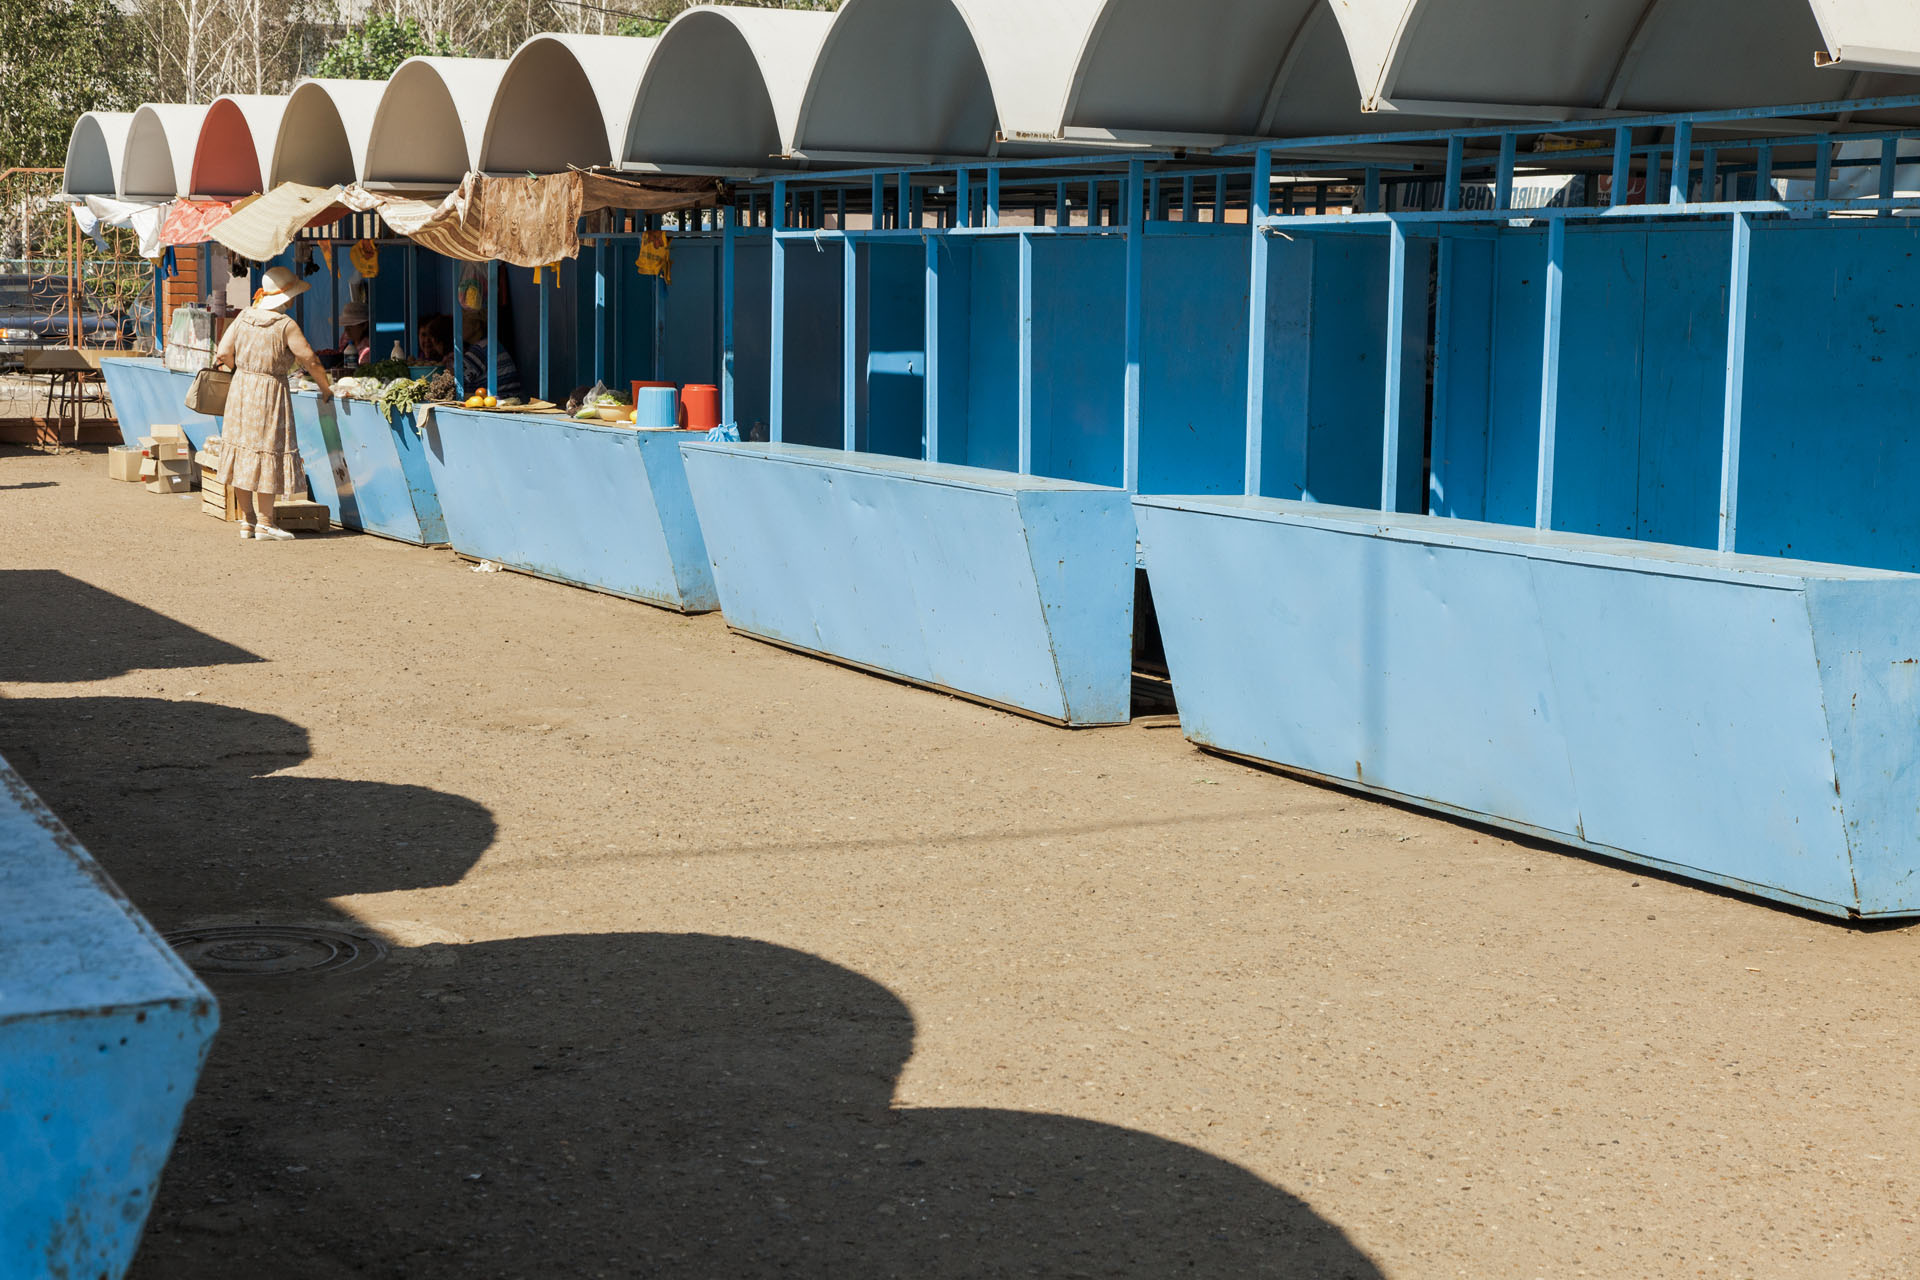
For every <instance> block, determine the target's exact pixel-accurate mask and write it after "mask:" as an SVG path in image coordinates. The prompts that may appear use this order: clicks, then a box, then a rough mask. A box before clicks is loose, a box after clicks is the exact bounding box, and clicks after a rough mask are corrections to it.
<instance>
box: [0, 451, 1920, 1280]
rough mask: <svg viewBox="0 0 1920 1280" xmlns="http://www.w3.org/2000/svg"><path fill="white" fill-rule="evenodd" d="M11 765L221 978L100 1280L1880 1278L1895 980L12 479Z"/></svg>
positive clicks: (1905, 1005) (497, 602) (1372, 828)
mask: <svg viewBox="0 0 1920 1280" xmlns="http://www.w3.org/2000/svg"><path fill="white" fill-rule="evenodd" d="M0 754H3V755H5V756H6V757H7V758H8V759H9V760H11V761H12V762H13V763H14V764H15V766H16V767H17V768H18V769H19V770H20V772H21V773H22V774H24V775H25V776H26V778H27V780H28V781H29V782H30V783H31V784H32V785H34V786H35V787H36V788H37V789H39V790H40V792H41V793H42V794H43V795H44V796H45V797H46V799H47V800H48V801H49V802H50V803H51V804H52V805H53V807H54V808H55V810H56V811H58V812H59V813H60V814H61V815H62V816H63V817H64V818H65V819H66V821H67V822H68V823H69V824H70V825H71V826H72V827H73V829H74V830H75V832H77V833H78V835H79V836H80V838H81V839H82V840H83V841H84V842H85V843H86V844H87V845H88V847H89V848H91V849H92V851H93V852H94V853H95V855H96V856H97V857H98V858H99V859H100V860H101V862H103V863H104V864H105V865H106V867H107V869H108V870H109V871H110V872H111V873H112V874H113V875H114V876H115V877H116V878H117V879H118V880H119V881H120V883H121V884H122V885H123V886H124V887H125V888H126V889H127V891H128V892H129V893H130V894H131V895H132V896H133V898H134V900H135V901H136V902H137V903H139V904H140V905H141V907H142V908H143V909H144V910H145V911H146V912H147V913H148V915H149V916H150V917H151V918H152V919H153V920H154V922H155V923H156V924H157V925H158V926H159V927H160V928H161V929H162V931H176V930H181V929H184V928H188V927H194V926H201V925H205V924H207V923H209V922H211V923H223V922H225V923H232V922H248V921H263V922H270V923H311V922H328V921H332V922H344V923H347V924H354V923H356V922H357V923H359V924H362V925H371V926H373V927H375V928H377V929H378V930H380V931H381V932H382V933H383V934H384V935H385V936H386V937H387V938H389V939H390V940H391V941H392V942H393V951H392V954H391V955H390V956H389V957H388V958H386V959H385V960H384V961H382V962H380V963H377V964H374V965H371V966H369V967H366V968H363V969H359V970H357V971H350V972H338V973H328V972H322V973H316V974H306V975H295V976H283V977H277V978H259V977H247V978H231V977H229V978H215V979H213V980H212V985H213V986H214V988H215V990H216V992H217V993H218V995H219V997H220V1000H221V1005H222V1010H223V1018H224V1025H223V1027H222V1030H221V1033H220V1037H219V1039H218V1041H217V1042H216V1045H215V1048H214V1051H213V1055H212V1059H211V1061H210V1063H209V1066H208V1069H207V1072H206V1075H205V1077H204V1079H203V1082H202V1087H201V1090H200V1093H199V1095H198V1097H197V1098H196V1099H195V1101H194V1103H193V1105H192V1108H191V1109H190V1110H189V1112H188V1115H187V1120H186V1125H185V1129H184V1131H183V1132H182V1134H181V1137H180V1141H179V1145H178V1148H177V1150H176V1153H175V1156H174V1160H173V1163H172V1165H171V1166H170V1168H169V1172H168V1175H167V1180H166V1184H165V1186H164V1188H163V1191H162V1195H161V1198H160V1201H159V1204H158V1207H157V1209H156V1211H155V1213H154V1216H153V1220H152V1223H151V1225H150V1228H149V1231H148V1235H147V1239H146V1242H145V1245H144V1246H143V1250H142V1253H141V1255H140V1258H139V1260H138V1262H137V1263H136V1265H135V1268H134V1275H135V1277H137V1278H138V1280H176V1278H178V1280H185V1278H187V1277H196V1278H199V1277H308V1276H313V1277H334V1276H352V1275H372V1276H394V1277H441V1276H482V1277H514V1278H519V1277H550V1276H551V1277H557V1276H629V1275H668V1276H759V1275H774V1274H780V1275H797V1276H822V1277H828V1276H831V1277H854V1278H856V1280H863V1278H865V1277H882V1276H902V1277H915V1276H929V1275H937V1276H999V1275H1008V1276H1025V1275H1046V1276H1148V1277H1158V1276H1170V1275H1175V1274H1179V1275H1204V1276H1214V1277H1229V1276H1265V1275H1271V1276H1286V1277H1309V1276H1313V1277H1321V1276H1324V1277H1357V1278H1365V1277H1375V1276H1388V1277H1395V1278H1402V1277H1442V1276H1444V1277H1454V1276H1464V1277H1521V1278H1532V1277H1553V1278H1555V1280H1558V1278H1560V1277H1573V1276H1596V1277H1628V1276H1648V1277H1671V1276H1714V1277H1720V1276H1727V1277H1772V1276H1807V1277H1836V1278H1837V1277H1910V1276H1913V1275H1915V1274H1916V1272H1917V1271H1920V1263H1916V1261H1915V1259H1916V1258H1920V1228H1916V1225H1915V1223H1916V1220H1920V1169H1917V1168H1916V1159H1917V1158H1920V1071H1916V1068H1917V1067H1920V1059H1917V1058H1916V1053H1915V1046H1916V1041H1917V1040H1920V1010H1917V1009H1916V1001H1915V991H1916V986H1917V985H1920V928H1907V929H1886V928H1883V929H1877V930H1867V929H1858V928H1849V927H1845V926H1839V925H1835V924H1832V923H1829V922H1825V921H1821V920H1816V919H1814V918H1811V917H1807V916H1803V915H1799V914H1795V913H1792V912H1788V911H1783V910H1779V909H1776V908H1773V907H1768V906H1762V905H1759V904H1756V903H1753V902H1749V901H1745V900H1742V899H1739V898H1735V897H1730V896H1726V895H1721V894H1716V893H1711V892H1706V891H1702V890H1699V889H1693V888H1687V887H1684V886H1681V885H1678V884H1675V883H1671V882H1668V881H1664V880H1661V879H1658V878H1655V877H1651V876H1648V875H1646V874H1643V873H1639V872H1635V871H1633V870H1631V869H1627V868H1622V867H1618V866H1613V865H1608V864H1603V863H1599V862H1595V861H1591V860H1586V859H1582V858H1578V857H1573V856H1569V855H1567V854H1563V853H1559V852H1554V851H1550V850H1545V849H1541V848H1536V847H1530V846H1527V845H1523V844H1520V843H1515V842H1513V841H1510V840H1507V839H1504V838H1501V837H1499V836H1496V835H1493V834H1490V833H1487V832H1484V831H1477V830H1473V829H1470V828H1467V827H1464V826H1460V825H1456V824H1451V823H1448V822H1443V821H1438V820H1435V819H1431V818H1428V817H1425V816H1422V815H1419V814H1416V813H1412V812H1408V811H1404V810H1400V809H1396V808H1392V807H1387V806H1382V805H1379V804H1374V803H1369V802H1366V801H1362V800H1358V799H1355V798H1353V797H1350V796H1347V795H1343V794H1340V793H1338V792H1333V791H1328V790H1323V789H1318V788H1315V787H1312V786H1309V785H1305V784H1302V783H1299V782H1296V781H1293V780H1290V779H1287V778H1283V777H1280V776H1276V775H1274V774H1270V773H1265V772H1260V771H1256V770H1254V769H1250V768H1246V767H1243V766H1240V765H1236V764H1232V763H1228V762H1224V761H1221V760H1217V759H1213V758H1209V757H1207V756H1205V755H1202V754H1200V753H1198V752H1196V751H1194V750H1193V749H1191V748H1190V747H1188V746H1187V745H1185V744H1184V743H1183V742H1182V741H1181V740H1180V738H1179V735H1178V732H1177V731H1173V730H1165V729H1149V728H1143V727H1139V726H1136V727H1133V728H1128V729H1119V730H1111V731H1099V732H1083V733H1067V732H1063V731H1060V730H1057V729H1052V728H1048V727H1045V726H1042V725H1038V724H1034V723H1029V722H1027V721H1024V720H1020V719H1017V718H1014V717H1011V716H1008V715H1004V714H1001V713H998V712H994V711H990V710H985V709H982V708H980V707H976V706H972V705H969V704H967V703H963V702H958V701H954V700H952V699H949V698H945V697H941V696H938V695H935V694H932V693H927V692H923V691H920V690H916V689H910V688H906V687H902V686H899V685H895V684H890V683H887V682H885V681H882V680H878V679H875V678H872V677H869V676H865V675H861V674H857V673H854V672H850V671H846V670H843V669H840V668H837V667H834V666H832V665H829V664H826V663H822V662H817V661H812V660H809V659H805V658H801V657H797V656H794V655H791V654H787V653H784V652H780V651H777V650H774V649H770V648H767V647H764V646H761V645H757V644H754V643H752V642H750V641H746V640H742V639H738V638H735V637H733V636H731V635H730V634H729V633H728V631H727V629H726V627H725V625H724V624H723V623H722V622H721V621H720V619H718V618H702V619H691V620H690V619H684V618H679V617H675V616H671V615H669V614H666V613H663V612H659V611H656V610H653V609H649V608H646V607H643V606H639V605H634V604H629V603H624V602H621V601H617V600H612V599H607V598H603V597H600V596H596V595H592V594H589V593H587V592H583V591H575V590H570V589H567V588H564V587H560V586H556V585H552V584H549V583H545V582H539V581H535V580H532V579H528V578H524V577H519V576H515V575H511V574H476V573H474V572H472V571H471V570H470V568H469V567H468V566H466V565H464V564H462V563H461V562H460V561H458V560H457V559H455V558H454V557H453V556H452V555H451V554H450V553H447V552H444V551H441V552H433V551H423V550H419V549H417V548H411V547H406V546H401V545H397V544H394V543H389V542H383V541H381V540H379V539H376V538H372V537H357V536H349V535H332V536H327V537H317V538H308V539H303V540H300V541H298V542H295V543H291V544H286V545H259V544H253V543H242V542H241V541H239V540H238V538H237V537H236V536H235V535H234V534H233V533H232V532H231V531H230V530H229V529H228V528H226V527H224V526H222V525H219V524H217V523H215V522H214V521H212V520H210V519H207V518H206V517H204V516H202V515H200V514H199V511H198V496H197V495H195V496H194V498H193V500H192V501H191V502H189V501H184V500H181V499H178V498H165V497H159V496H156V495H152V494H149V493H147V492H146V491H145V490H144V489H142V488H139V487H137V486H134V485H123V484H114V483H112V482H110V481H108V480H107V479H106V476H105V466H104V463H103V462H102V461H101V459H100V457H99V456H98V455H97V454H68V455H63V456H48V455H43V454H37V453H28V452H23V451H20V450H0Z"/></svg>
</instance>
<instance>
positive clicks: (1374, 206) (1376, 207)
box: [1366, 165, 1380, 213]
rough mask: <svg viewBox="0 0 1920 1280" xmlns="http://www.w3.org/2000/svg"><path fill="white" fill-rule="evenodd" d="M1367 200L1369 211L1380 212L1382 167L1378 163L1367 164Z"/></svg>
mask: <svg viewBox="0 0 1920 1280" xmlns="http://www.w3.org/2000/svg"><path fill="white" fill-rule="evenodd" d="M1366 201H1367V212H1368V213H1379V212H1380V167H1379V166H1378V165H1368V166H1367V194H1366Z"/></svg>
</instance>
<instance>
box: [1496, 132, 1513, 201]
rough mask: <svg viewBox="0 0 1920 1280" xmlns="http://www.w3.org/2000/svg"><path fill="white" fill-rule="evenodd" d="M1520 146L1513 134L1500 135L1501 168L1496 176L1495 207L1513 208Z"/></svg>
mask: <svg viewBox="0 0 1920 1280" xmlns="http://www.w3.org/2000/svg"><path fill="white" fill-rule="evenodd" d="M1518 147H1519V144H1518V142H1517V141H1516V140H1515V138H1514V135H1513V134H1511V133H1504V134H1501V135H1500V168H1499V170H1498V172H1497V173H1496V174H1495V175H1494V188H1493V207H1494V208H1496V209H1511V208H1513V167H1514V162H1515V158H1516V157H1515V152H1516V151H1517V150H1518Z"/></svg>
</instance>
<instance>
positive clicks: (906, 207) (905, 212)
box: [893, 169, 914, 227]
mask: <svg viewBox="0 0 1920 1280" xmlns="http://www.w3.org/2000/svg"><path fill="white" fill-rule="evenodd" d="M897 177H898V178H899V190H898V191H897V192H896V193H895V199H894V206H893V225H894V226H896V227H910V226H912V225H913V224H914V220H913V179H912V178H911V177H910V176H908V174H907V171H906V170H905V169H902V170H901V171H900V172H899V174H898V175H897Z"/></svg>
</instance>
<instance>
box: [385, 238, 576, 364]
mask: <svg viewBox="0 0 1920 1280" xmlns="http://www.w3.org/2000/svg"><path fill="white" fill-rule="evenodd" d="M408 251H409V252H411V251H412V246H411V245H409V246H408ZM547 270H548V271H551V272H552V273H553V279H552V280H551V281H549V280H548V279H547V272H546V271H542V272H539V273H537V274H538V275H539V277H540V283H539V285H538V286H536V287H537V288H538V289H539V290H540V380H539V385H538V386H537V387H536V388H535V390H534V394H535V395H537V396H539V397H540V398H541V399H542V400H546V401H548V402H551V401H552V399H553V396H552V395H551V391H552V388H551V386H550V385H549V384H550V382H551V373H552V368H553V315H552V310H553V308H552V306H551V304H550V296H551V295H552V293H553V290H554V288H555V287H556V286H558V285H559V283H560V266H559V264H558V263H555V264H554V265H553V266H551V267H549V268H548V269H547Z"/></svg>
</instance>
